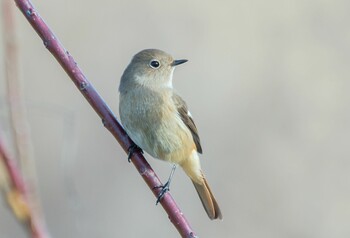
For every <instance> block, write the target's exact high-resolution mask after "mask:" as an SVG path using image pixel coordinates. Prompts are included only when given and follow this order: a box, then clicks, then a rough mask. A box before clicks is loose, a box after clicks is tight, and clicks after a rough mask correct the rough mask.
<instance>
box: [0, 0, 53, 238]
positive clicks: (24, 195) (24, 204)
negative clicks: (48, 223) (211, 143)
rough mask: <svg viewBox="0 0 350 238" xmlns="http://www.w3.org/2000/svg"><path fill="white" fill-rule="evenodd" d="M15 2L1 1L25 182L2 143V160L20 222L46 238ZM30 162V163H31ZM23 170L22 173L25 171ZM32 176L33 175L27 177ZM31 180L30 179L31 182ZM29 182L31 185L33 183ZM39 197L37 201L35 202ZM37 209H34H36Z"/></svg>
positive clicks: (17, 144)
mask: <svg viewBox="0 0 350 238" xmlns="http://www.w3.org/2000/svg"><path fill="white" fill-rule="evenodd" d="M13 7H14V5H13V2H12V1H11V0H3V1H2V13H3V14H2V18H3V21H2V25H3V33H4V34H3V37H4V55H3V56H4V61H5V72H6V74H5V79H6V84H7V97H8V103H9V115H10V119H11V120H10V122H11V123H10V124H11V129H12V133H13V137H14V145H15V148H16V152H17V153H16V154H17V159H20V160H21V162H22V165H25V166H22V168H23V169H25V170H26V174H27V176H26V179H23V177H24V176H23V174H21V172H20V170H19V168H18V167H17V165H16V164H15V161H14V160H12V159H10V155H9V153H8V152H7V151H6V150H5V149H6V148H5V146H4V144H3V142H2V141H1V140H0V155H1V156H0V157H1V160H2V161H3V164H4V168H5V170H6V174H8V178H9V181H8V186H6V188H5V193H6V195H7V201H8V204H9V206H10V207H11V208H12V211H13V213H14V215H15V216H16V218H17V219H18V221H20V222H22V223H24V224H26V225H27V227H28V228H29V231H30V232H31V235H32V237H33V238H45V237H47V233H46V232H45V231H44V229H43V228H44V227H45V226H44V222H43V221H42V220H41V219H39V214H38V208H39V206H38V203H36V204H37V205H36V206H33V204H34V200H35V201H37V199H38V197H35V196H34V195H36V192H35V189H34V188H35V186H34V183H33V181H34V179H33V178H34V177H35V173H34V169H30V168H33V163H34V160H30V159H29V157H30V155H31V150H30V148H31V147H30V145H31V144H30V138H29V132H28V129H27V127H26V125H27V122H26V116H25V110H24V106H23V101H22V97H21V96H22V94H21V87H20V82H19V77H18V52H17V50H18V48H17V41H16V34H15V31H16V28H15V22H14V19H15V18H14V15H13V9H12V8H13ZM29 161H30V162H29ZM22 171H23V170H22ZM29 174H30V176H28V175H29ZM29 177H30V178H31V179H29ZM30 181H31V182H32V183H30ZM34 198H36V199H34ZM34 208H35V209H34Z"/></svg>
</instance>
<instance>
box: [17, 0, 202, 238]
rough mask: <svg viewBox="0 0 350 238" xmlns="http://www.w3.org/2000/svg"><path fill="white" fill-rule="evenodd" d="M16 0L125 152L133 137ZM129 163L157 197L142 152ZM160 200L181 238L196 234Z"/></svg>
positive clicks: (24, 1)
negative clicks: (130, 136)
mask: <svg viewBox="0 0 350 238" xmlns="http://www.w3.org/2000/svg"><path fill="white" fill-rule="evenodd" d="M15 2H16V4H17V6H18V8H19V9H20V10H21V12H22V13H23V14H24V16H25V17H26V19H27V20H28V21H29V23H30V24H31V25H32V27H33V28H34V29H35V31H36V32H37V33H38V35H39V36H40V38H41V39H42V40H43V42H44V45H45V47H46V48H47V49H48V50H49V51H50V52H51V54H52V55H53V56H54V57H55V58H56V60H57V61H58V62H59V63H60V64H61V66H62V67H63V69H64V70H65V71H66V73H67V74H68V75H69V77H70V78H71V80H72V81H73V82H74V84H75V85H76V86H77V88H78V89H79V90H80V92H81V93H82V94H83V96H84V97H85V99H86V100H87V101H88V102H89V103H90V105H91V106H92V107H93V109H94V110H95V111H96V113H97V114H98V115H99V116H100V118H101V119H102V123H103V125H104V126H105V127H106V128H107V129H108V130H109V131H110V132H111V133H112V135H113V136H114V137H115V139H116V140H117V141H118V142H119V144H120V145H121V147H122V148H123V149H124V151H125V152H127V151H128V148H129V147H130V146H131V145H132V144H133V142H132V140H131V139H130V138H129V137H128V135H127V134H126V132H125V131H124V129H123V128H122V126H121V125H120V124H119V123H118V121H117V119H116V118H115V116H114V115H113V113H112V112H111V110H110V109H109V107H108V106H107V105H106V103H105V102H104V101H103V99H102V98H101V97H100V96H99V95H98V93H97V92H96V91H95V89H94V88H93V86H92V85H91V83H90V82H89V81H88V80H87V79H86V77H85V76H84V74H83V72H82V71H81V69H80V68H79V67H78V66H77V63H76V62H75V61H74V59H73V57H72V56H71V55H70V54H69V52H68V51H67V50H66V49H65V48H64V47H63V46H62V44H61V43H60V42H59V40H58V39H57V37H56V36H55V35H54V33H53V32H52V31H51V30H50V28H49V27H48V25H46V23H45V22H44V21H43V19H42V18H41V17H40V15H39V13H38V12H37V11H36V10H35V8H34V6H33V5H32V4H31V2H30V1H29V0H15ZM132 162H133V164H134V165H135V167H136V169H137V170H138V171H139V173H140V175H141V176H142V177H143V179H144V180H145V182H146V184H147V185H148V187H149V188H150V189H151V191H152V192H153V194H154V195H155V196H156V197H157V196H158V192H159V190H158V189H157V190H156V189H153V188H154V187H157V186H161V185H162V183H161V181H160V180H159V178H158V176H157V175H156V174H155V172H154V171H153V169H152V168H151V166H150V165H149V164H148V162H147V161H146V160H145V158H144V157H143V155H142V154H141V153H134V155H133V158H132ZM160 203H161V205H162V206H163V208H164V210H165V211H166V212H167V213H168V216H169V219H170V221H171V222H172V223H173V224H174V226H175V227H176V229H177V230H178V232H179V233H180V234H181V236H182V237H186V238H190V237H196V235H195V233H194V231H193V230H192V228H191V227H190V225H189V223H188V222H187V220H186V218H185V217H184V215H183V213H182V212H181V210H180V209H179V207H178V206H177V205H176V203H175V201H174V199H173V198H172V197H171V195H170V193H166V194H165V196H164V197H163V199H162V200H161V202H160Z"/></svg>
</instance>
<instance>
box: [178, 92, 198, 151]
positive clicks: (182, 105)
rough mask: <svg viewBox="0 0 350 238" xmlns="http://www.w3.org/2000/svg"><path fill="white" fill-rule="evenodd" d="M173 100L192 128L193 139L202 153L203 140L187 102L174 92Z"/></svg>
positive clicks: (183, 118)
mask: <svg viewBox="0 0 350 238" xmlns="http://www.w3.org/2000/svg"><path fill="white" fill-rule="evenodd" d="M173 101H174V103H175V105H176V108H177V111H178V113H179V115H180V117H181V119H182V121H183V122H184V123H185V125H186V126H187V127H188V129H190V131H191V134H192V137H193V141H194V143H195V145H196V148H197V151H198V153H202V146H201V141H200V139H199V135H198V130H197V127H196V125H195V124H194V121H193V119H192V116H191V113H190V112H189V110H188V108H187V105H186V102H185V101H184V100H183V99H182V98H181V97H180V96H179V95H177V94H175V93H174V94H173Z"/></svg>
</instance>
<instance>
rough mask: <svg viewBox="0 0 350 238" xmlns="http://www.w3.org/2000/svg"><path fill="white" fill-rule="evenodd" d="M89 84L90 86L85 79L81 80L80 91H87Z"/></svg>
mask: <svg viewBox="0 0 350 238" xmlns="http://www.w3.org/2000/svg"><path fill="white" fill-rule="evenodd" d="M88 86H89V85H88V83H87V82H85V81H83V82H81V83H80V84H79V89H80V91H83V92H85V91H86V90H87V87H88Z"/></svg>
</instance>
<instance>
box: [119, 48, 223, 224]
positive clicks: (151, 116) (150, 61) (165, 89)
mask: <svg viewBox="0 0 350 238" xmlns="http://www.w3.org/2000/svg"><path fill="white" fill-rule="evenodd" d="M185 62H187V60H174V59H173V58H172V57H171V55H169V54H167V53H166V52H164V51H161V50H157V49H147V50H143V51H141V52H139V53H138V54H136V55H135V56H134V57H133V58H132V60H131V62H130V64H129V65H128V67H127V68H126V69H125V71H124V73H123V75H122V78H121V81H120V85H119V92H120V96H119V113H120V119H121V122H122V124H123V126H124V128H125V130H126V132H127V133H128V135H129V136H130V138H131V139H132V140H133V141H134V142H135V143H136V145H137V146H139V147H140V148H141V149H142V150H144V151H146V152H147V153H148V154H150V155H152V156H153V157H155V158H158V159H161V160H165V161H168V162H171V163H174V164H179V165H180V166H181V167H182V168H183V170H184V171H185V173H186V174H187V175H188V176H189V177H190V179H191V180H192V182H193V184H194V187H195V188H196V190H197V192H198V195H199V197H200V199H201V201H202V204H203V206H204V209H205V211H206V212H207V214H208V216H209V218H210V219H217V218H219V219H222V214H221V211H220V208H219V205H218V204H217V202H216V200H215V198H214V195H213V194H212V192H211V190H210V188H209V185H208V183H207V181H206V179H205V177H204V175H203V173H202V170H201V166H200V162H199V157H198V153H202V147H201V144H200V140H199V136H198V131H197V128H196V126H195V124H194V121H193V119H192V116H191V113H190V112H189V111H188V109H187V105H186V103H185V101H184V100H183V99H182V98H181V97H180V96H179V95H178V94H176V92H175V91H174V89H173V84H172V79H173V72H174V69H175V66H177V65H179V64H182V63H185ZM172 172H173V171H172ZM170 179H171V177H170V178H169V181H168V182H167V183H166V185H169V183H170ZM166 185H165V186H166ZM167 190H168V188H165V190H163V193H161V195H160V197H159V198H158V199H160V198H161V197H162V196H163V195H164V191H165V192H166V191H167Z"/></svg>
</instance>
